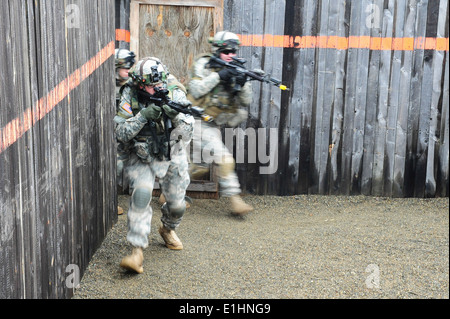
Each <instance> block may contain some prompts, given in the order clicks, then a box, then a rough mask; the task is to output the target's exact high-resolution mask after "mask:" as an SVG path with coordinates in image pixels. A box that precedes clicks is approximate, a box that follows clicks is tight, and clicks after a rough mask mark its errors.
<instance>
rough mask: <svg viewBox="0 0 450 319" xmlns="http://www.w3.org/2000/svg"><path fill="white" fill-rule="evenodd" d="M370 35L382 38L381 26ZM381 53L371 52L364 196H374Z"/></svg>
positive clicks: (380, 2)
mask: <svg viewBox="0 0 450 319" xmlns="http://www.w3.org/2000/svg"><path fill="white" fill-rule="evenodd" d="M383 3H384V1H383V0H377V1H375V2H374V4H373V5H374V6H375V8H383ZM380 12H381V11H380ZM380 19H381V17H380ZM370 35H371V37H372V38H379V37H381V35H382V28H381V24H380V27H379V28H375V27H374V28H372V29H371V33H370ZM381 52H382V51H371V52H370V57H369V74H368V81H367V83H368V88H367V101H366V120H365V128H364V158H363V168H362V174H361V193H362V194H364V195H370V194H372V182H373V167H374V151H375V147H374V140H375V134H376V122H377V107H378V100H379V83H380V82H379V68H380V61H381Z"/></svg>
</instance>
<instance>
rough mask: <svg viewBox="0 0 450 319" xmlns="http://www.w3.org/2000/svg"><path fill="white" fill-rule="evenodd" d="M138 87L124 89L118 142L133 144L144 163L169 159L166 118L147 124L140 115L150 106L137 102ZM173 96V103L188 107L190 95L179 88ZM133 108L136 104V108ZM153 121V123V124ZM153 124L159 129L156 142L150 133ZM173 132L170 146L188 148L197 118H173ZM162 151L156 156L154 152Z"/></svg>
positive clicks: (183, 116)
mask: <svg viewBox="0 0 450 319" xmlns="http://www.w3.org/2000/svg"><path fill="white" fill-rule="evenodd" d="M133 90H135V88H132V87H130V86H125V87H124V89H123V90H122V94H121V99H120V103H119V108H118V112H117V115H116V116H115V117H114V122H115V123H116V128H115V135H116V139H117V140H118V142H121V143H125V144H129V145H130V144H131V147H130V149H131V151H132V152H135V153H136V154H137V155H138V156H139V157H140V158H141V159H142V160H143V161H147V162H151V161H152V159H153V158H157V159H158V160H163V159H168V158H167V156H166V154H167V153H166V151H167V149H168V146H169V141H167V138H166V135H165V131H164V122H163V120H162V116H161V117H160V118H159V119H157V120H155V121H147V119H146V118H145V117H144V116H143V115H142V114H141V113H140V110H141V109H142V108H145V107H148V106H150V104H149V105H144V104H143V103H140V102H136V101H133V100H134V98H133V96H134V92H133ZM169 91H170V97H171V99H172V100H173V101H175V102H178V103H181V104H186V103H189V101H188V100H187V99H186V94H185V93H184V92H183V90H182V89H180V88H178V87H172V88H170V87H169ZM132 105H134V106H133V107H132ZM151 122H153V123H151ZM150 125H155V127H156V140H155V136H154V135H153V134H150ZM172 126H173V129H172V131H171V135H170V136H171V138H170V140H171V141H170V145H171V146H173V145H174V144H177V143H178V146H179V147H186V146H187V145H188V144H189V142H190V141H191V139H192V135H193V127H194V118H193V117H192V116H190V115H186V114H183V113H179V114H178V115H177V116H176V117H175V118H174V119H172ZM155 149H159V150H160V152H159V153H158V154H155V152H154V150H155Z"/></svg>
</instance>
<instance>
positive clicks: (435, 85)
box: [425, 0, 448, 197]
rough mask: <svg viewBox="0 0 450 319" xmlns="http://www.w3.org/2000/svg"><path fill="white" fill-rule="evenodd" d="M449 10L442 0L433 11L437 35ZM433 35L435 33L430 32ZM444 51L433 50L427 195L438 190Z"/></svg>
mask: <svg viewBox="0 0 450 319" xmlns="http://www.w3.org/2000/svg"><path fill="white" fill-rule="evenodd" d="M447 10H448V1H447V0H441V1H440V3H439V5H437V4H435V7H434V8H433V11H434V12H436V14H438V19H437V23H433V26H436V29H437V37H444V36H445V23H446V20H447V13H448V12H447ZM430 20H431V21H434V22H435V21H436V19H435V16H432V18H431V19H430ZM428 35H430V36H433V34H428ZM443 66H444V52H443V51H438V50H434V52H433V64H432V69H433V76H432V82H431V83H432V85H431V92H432V93H431V105H430V118H429V121H430V124H429V125H430V129H429V136H428V154H427V167H426V177H425V197H435V196H436V190H437V185H436V184H437V181H436V171H437V168H436V167H435V164H437V163H438V161H437V160H436V159H435V157H436V156H438V151H439V147H436V146H438V145H437V144H438V143H439V140H438V135H439V126H438V116H439V114H438V113H439V110H438V109H439V104H440V102H439V100H440V99H441V95H442V94H441V93H442V89H441V86H442V78H443V76H444V74H443V73H444V69H443Z"/></svg>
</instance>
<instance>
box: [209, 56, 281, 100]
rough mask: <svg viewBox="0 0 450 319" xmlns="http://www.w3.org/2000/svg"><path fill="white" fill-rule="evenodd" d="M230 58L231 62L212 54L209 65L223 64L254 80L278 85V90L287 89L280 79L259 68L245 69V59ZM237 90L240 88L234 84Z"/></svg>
mask: <svg viewBox="0 0 450 319" xmlns="http://www.w3.org/2000/svg"><path fill="white" fill-rule="evenodd" d="M232 59H233V62H225V61H224V60H222V59H220V58H218V57H216V56H212V57H211V60H210V65H211V66H213V65H214V64H216V65H219V66H225V67H227V68H231V69H234V70H236V71H237V72H238V73H240V74H244V75H245V76H247V77H249V78H250V80H256V81H259V82H265V83H270V84H273V85H275V86H276V87H279V88H280V90H283V91H289V88H288V87H287V86H286V85H283V84H281V81H280V80H277V79H275V78H273V77H271V76H270V74H265V72H264V71H262V70H260V71H249V70H247V69H246V68H245V67H244V63H246V62H247V61H246V60H245V59H240V58H235V57H233V58H232ZM239 90H240V88H236V86H235V91H239Z"/></svg>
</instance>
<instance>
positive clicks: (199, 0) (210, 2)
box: [130, 0, 223, 61]
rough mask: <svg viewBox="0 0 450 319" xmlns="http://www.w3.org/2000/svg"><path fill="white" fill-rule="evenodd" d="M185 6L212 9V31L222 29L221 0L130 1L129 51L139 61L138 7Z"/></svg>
mask: <svg viewBox="0 0 450 319" xmlns="http://www.w3.org/2000/svg"><path fill="white" fill-rule="evenodd" d="M146 4H147V5H148V4H153V5H163V6H185V7H208V8H214V30H215V32H218V31H221V30H222V28H223V0H193V1H191V0H183V1H180V0H131V3H130V51H133V52H134V54H136V60H137V61H138V60H139V6H141V5H146Z"/></svg>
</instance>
